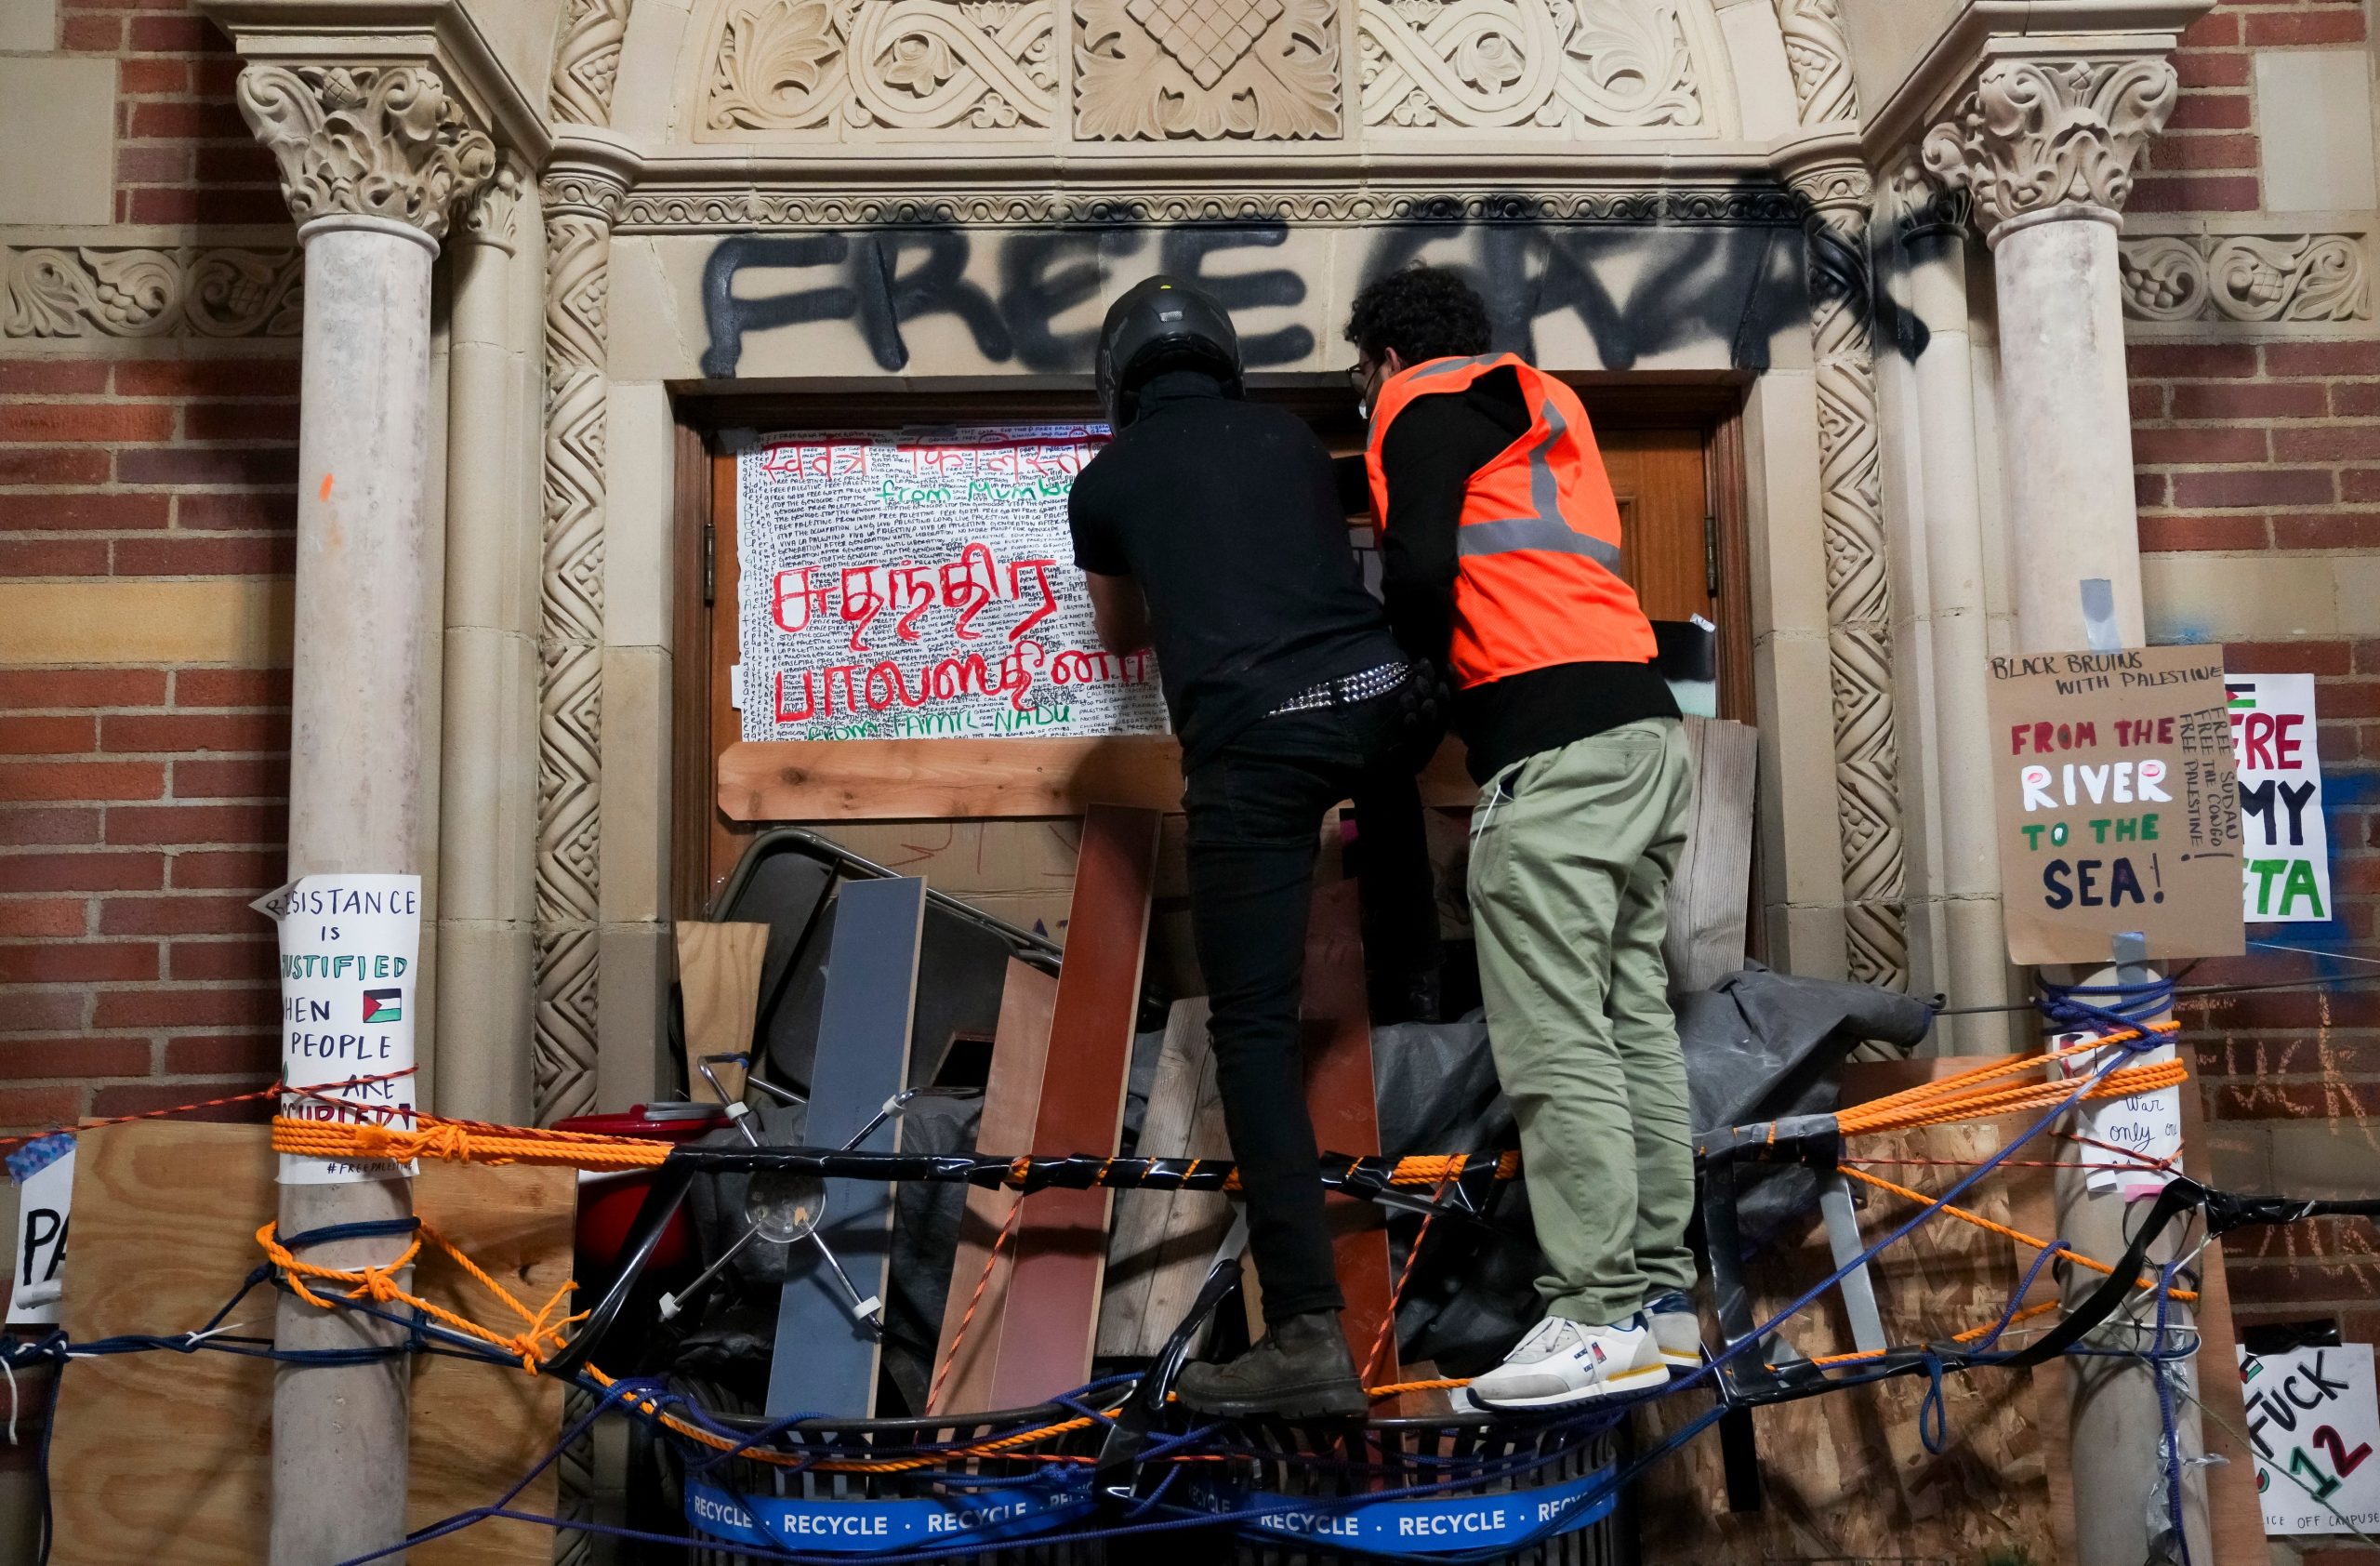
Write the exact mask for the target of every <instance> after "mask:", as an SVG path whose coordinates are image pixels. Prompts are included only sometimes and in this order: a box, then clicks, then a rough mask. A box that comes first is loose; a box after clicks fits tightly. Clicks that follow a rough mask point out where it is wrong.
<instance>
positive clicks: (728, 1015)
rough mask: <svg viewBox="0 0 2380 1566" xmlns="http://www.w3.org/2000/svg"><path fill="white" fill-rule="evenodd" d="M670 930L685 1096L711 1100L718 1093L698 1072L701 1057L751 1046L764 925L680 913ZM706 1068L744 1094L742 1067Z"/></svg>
mask: <svg viewBox="0 0 2380 1566" xmlns="http://www.w3.org/2000/svg"><path fill="white" fill-rule="evenodd" d="M674 934H675V936H676V937H677V943H678V993H679V995H680V997H681V1001H680V1003H681V1006H682V1007H683V1010H684V1015H685V1020H686V1090H687V1096H689V1097H691V1098H693V1099H694V1102H696V1103H697V1104H716V1103H718V1102H719V1094H718V1092H717V1091H716V1090H714V1089H713V1088H712V1087H711V1085H710V1081H709V1079H708V1078H707V1077H705V1076H704V1075H703V1074H702V1070H701V1066H700V1063H701V1061H702V1059H703V1057H704V1056H706V1055H742V1054H744V1053H745V1052H746V1051H747V1050H749V1049H750V1048H751V1047H752V1019H753V1017H754V1016H755V1015H758V1014H759V1012H760V963H761V960H762V959H763V958H764V957H766V956H767V955H768V950H769V927H768V926H767V925H766V924H714V923H712V922H709V921H707V920H701V919H681V920H680V921H678V922H677V924H676V926H675V927H674ZM711 1069H712V1071H713V1072H714V1073H715V1074H716V1075H717V1076H718V1078H719V1083H720V1086H721V1087H722V1088H724V1089H726V1090H727V1092H728V1093H729V1094H730V1095H732V1096H734V1097H737V1098H741V1097H742V1096H743V1095H744V1068H743V1067H741V1066H731V1065H728V1064H727V1063H726V1062H724V1061H721V1063H720V1064H719V1065H717V1066H714V1067H712V1068H711Z"/></svg>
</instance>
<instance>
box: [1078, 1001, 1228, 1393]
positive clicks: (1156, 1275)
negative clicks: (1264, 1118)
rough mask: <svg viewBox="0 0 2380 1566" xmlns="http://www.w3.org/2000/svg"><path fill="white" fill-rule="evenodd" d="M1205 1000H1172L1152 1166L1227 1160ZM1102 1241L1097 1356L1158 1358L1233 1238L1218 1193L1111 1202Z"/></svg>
mask: <svg viewBox="0 0 2380 1566" xmlns="http://www.w3.org/2000/svg"><path fill="white" fill-rule="evenodd" d="M1207 1015H1208V1008H1207V1002H1206V998H1205V997H1204V996H1200V997H1198V998H1197V999H1195V1000H1189V1001H1177V1002H1174V1003H1173V1011H1172V1013H1171V1014H1170V1015H1169V1016H1168V1017H1167V1018H1166V1025H1165V1042H1164V1043H1163V1044H1162V1045H1161V1046H1159V1049H1158V1052H1157V1077H1156V1080H1155V1081H1154V1082H1152V1083H1151V1085H1150V1088H1149V1107H1148V1112H1147V1114H1146V1115H1145V1116H1144V1117H1143V1119H1142V1121H1141V1142H1140V1148H1141V1152H1142V1153H1143V1155H1144V1156H1146V1157H1150V1158H1174V1157H1181V1158H1229V1157H1230V1156H1231V1137H1230V1135H1228V1134H1227V1133H1226V1132H1225V1131H1224V1129H1223V1094H1222V1092H1221V1090H1220V1089H1218V1088H1217V1086H1216V1085H1215V1056H1214V1047H1213V1046H1214V1042H1213V1040H1212V1039H1211V1038H1210V1036H1209V1034H1208V1031H1207ZM1110 1228H1111V1233H1110V1234H1109V1237H1108V1241H1107V1286H1106V1291H1105V1293H1104V1295H1103V1297H1102V1298H1101V1300H1100V1306H1099V1352H1100V1353H1101V1354H1102V1355H1109V1354H1116V1355H1154V1354H1156V1353H1157V1350H1158V1349H1160V1348H1162V1347H1165V1340H1166V1339H1167V1338H1168V1337H1170V1336H1171V1335H1172V1334H1173V1331H1174V1329H1175V1328H1176V1327H1178V1326H1180V1325H1181V1324H1182V1318H1183V1315H1184V1314H1185V1313H1187V1312H1188V1310H1189V1308H1190V1304H1191V1301H1192V1300H1194V1299H1195V1298H1197V1294H1198V1286H1199V1285H1200V1284H1201V1283H1203V1282H1204V1281H1206V1277H1207V1273H1208V1272H1209V1270H1210V1269H1211V1268H1212V1267H1213V1265H1214V1259H1215V1252H1216V1251H1217V1249H1219V1248H1220V1247H1221V1246H1222V1244H1223V1236H1224V1235H1225V1234H1227V1233H1228V1232H1229V1231H1230V1229H1231V1199H1230V1198H1229V1197H1227V1196H1225V1195H1224V1194H1223V1192H1221V1191H1187V1190H1128V1191H1117V1193H1116V1215H1115V1221H1114V1223H1113V1224H1112V1225H1111V1226H1110Z"/></svg>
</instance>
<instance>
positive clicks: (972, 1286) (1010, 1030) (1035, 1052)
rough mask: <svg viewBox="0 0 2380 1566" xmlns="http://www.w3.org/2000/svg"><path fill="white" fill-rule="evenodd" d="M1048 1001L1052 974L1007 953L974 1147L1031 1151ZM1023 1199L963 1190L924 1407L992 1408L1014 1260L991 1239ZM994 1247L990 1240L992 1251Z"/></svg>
mask: <svg viewBox="0 0 2380 1566" xmlns="http://www.w3.org/2000/svg"><path fill="white" fill-rule="evenodd" d="M1057 1003H1058V981H1057V980H1056V979H1055V978H1052V977H1051V975H1048V974H1045V973H1043V972H1042V971H1041V970H1040V969H1038V968H1036V967H1034V966H1033V965H1031V964H1030V963H1027V962H1018V961H1017V960H1016V959H1015V958H1013V957H1012V958H1010V959H1009V963H1008V982H1007V985H1006V987H1005V988H1004V989H1002V990H1001V991H1000V1018H999V1024H998V1028H997V1029H995V1030H994V1031H993V1034H992V1068H991V1072H990V1075H989V1076H988V1077H987V1078H986V1080H985V1084H984V1112H983V1116H982V1118H981V1119H979V1120H978V1121H976V1128H975V1147H976V1148H977V1149H978V1150H979V1151H983V1152H997V1153H1022V1152H1027V1151H1030V1150H1031V1148H1030V1144H1031V1143H1032V1141H1033V1121H1034V1119H1035V1117H1036V1115H1037V1114H1038V1111H1039V1108H1040V1104H1041V1077H1042V1071H1043V1068H1045V1067H1046V1066H1047V1065H1048V1064H1049V1060H1050V1017H1051V1013H1052V1012H1053V1011H1054V1010H1055V1009H1056V1007H1057ZM1023 1200H1024V1199H1023V1198H1022V1197H1020V1196H1019V1195H1018V1194H1017V1193H1016V1192H1014V1191H1012V1190H1010V1189H1008V1188H1005V1187H999V1188H994V1189H991V1190H985V1189H983V1188H979V1187H975V1186H970V1187H968V1188H967V1207H966V1213H965V1215H964V1216H962V1217H961V1218H960V1219H959V1250H958V1254H956V1255H955V1256H954V1257H953V1258H952V1261H951V1264H950V1294H949V1296H948V1297H947V1298H946V1299H945V1301H944V1302H943V1307H942V1335H941V1338H940V1341H939V1342H938V1343H937V1344H936V1346H935V1350H934V1361H933V1362H934V1380H933V1382H932V1383H931V1384H930V1386H931V1387H932V1398H931V1400H930V1401H929V1403H928V1406H927V1408H926V1412H927V1413H942V1412H943V1411H945V1409H954V1408H964V1409H984V1408H990V1407H991V1406H992V1365H993V1363H994V1361H995V1360H997V1359H998V1349H999V1327H998V1321H999V1319H1000V1314H1001V1312H1002V1311H1003V1310H1004V1309H1006V1308H1007V1305H1008V1283H1009V1275H1010V1272H1011V1270H1012V1268H1013V1267H1015V1265H1016V1252H1015V1250H1014V1249H1013V1248H1012V1247H1009V1246H999V1237H1000V1232H1001V1231H1002V1230H1003V1229H1005V1228H1007V1227H1008V1220H1009V1214H1012V1213H1013V1212H1014V1211H1015V1210H1016V1204H1017V1203H1018V1202H1019V1201H1023ZM995 1246H999V1254H998V1256H997V1257H995V1256H994V1254H993V1249H994V1247H995ZM979 1289H980V1290H981V1293H980V1294H979V1293H978V1292H977V1291H978V1290H979ZM971 1312H972V1315H971ZM962 1329H963V1335H962Z"/></svg>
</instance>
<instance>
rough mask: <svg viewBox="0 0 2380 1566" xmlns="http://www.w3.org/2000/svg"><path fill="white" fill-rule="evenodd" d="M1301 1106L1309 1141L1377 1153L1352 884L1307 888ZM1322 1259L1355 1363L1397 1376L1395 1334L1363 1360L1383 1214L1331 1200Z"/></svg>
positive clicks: (1384, 1233)
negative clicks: (1342, 1303) (1310, 1127)
mask: <svg viewBox="0 0 2380 1566" xmlns="http://www.w3.org/2000/svg"><path fill="white" fill-rule="evenodd" d="M1302 1013H1303V1022H1304V1028H1303V1030H1302V1032H1303V1041H1304V1044H1305V1106H1306V1113H1307V1115H1308V1116H1309V1117H1310V1118H1311V1119H1312V1120H1313V1121H1314V1135H1315V1141H1316V1145H1317V1146H1318V1147H1319V1148H1321V1149H1322V1150H1324V1151H1326V1152H1333V1153H1348V1154H1352V1155H1355V1156H1359V1157H1369V1156H1374V1155H1377V1154H1378V1153H1379V1152H1380V1101H1379V1099H1378V1098H1377V1096H1376V1095H1374V1092H1373V1087H1372V1029H1371V1014H1370V1012H1369V1009H1368V1007H1367V1005H1366V1002H1365V986H1364V934H1363V913H1362V909H1361V908H1360V906H1359V901H1358V896H1357V886H1356V883H1355V882H1352V881H1337V882H1331V883H1327V884H1325V885H1322V886H1318V887H1316V889H1315V893H1314V903H1313V908H1312V911H1311V912H1310V913H1309V915H1308V916H1307V920H1306V933H1305V999H1304V1004H1303V1007H1302ZM1324 1212H1325V1213H1326V1214H1328V1217H1329V1224H1330V1252H1331V1260H1332V1264H1333V1266H1334V1267H1335V1268H1336V1270H1337V1272H1338V1275H1339V1292H1340V1294H1342V1295H1343V1296H1345V1298H1346V1301H1347V1307H1346V1310H1345V1312H1344V1313H1343V1314H1342V1315H1341V1317H1340V1318H1339V1323H1340V1326H1341V1328H1342V1330H1344V1331H1345V1333H1346V1334H1347V1347H1348V1351H1349V1352H1350V1353H1352V1354H1353V1355H1354V1356H1355V1368H1356V1369H1357V1370H1358V1371H1361V1370H1363V1369H1365V1368H1366V1366H1367V1365H1370V1366H1371V1372H1372V1374H1371V1375H1370V1376H1369V1380H1370V1382H1371V1384H1372V1385H1374V1386H1380V1385H1383V1384H1385V1383H1388V1382H1392V1381H1396V1380H1400V1379H1402V1378H1401V1377H1400V1375H1399V1374H1398V1372H1397V1360H1396V1342H1395V1334H1394V1333H1391V1334H1389V1339H1388V1342H1387V1344H1386V1345H1385V1347H1381V1349H1380V1356H1381V1357H1380V1360H1379V1362H1378V1363H1377V1364H1372V1363H1371V1356H1372V1352H1373V1348H1374V1347H1375V1345H1377V1344H1379V1343H1380V1340H1381V1329H1382V1324H1383V1323H1385V1322H1386V1321H1387V1320H1388V1319H1389V1312H1390V1305H1389V1301H1390V1288H1391V1284H1392V1280H1391V1278H1390V1277H1389V1267H1388V1221H1387V1216H1386V1214H1385V1213H1383V1211H1382V1209H1381V1208H1380V1207H1379V1206H1378V1205H1377V1204H1376V1203H1373V1202H1369V1201H1355V1200H1352V1199H1350V1198H1346V1197H1337V1196H1334V1197H1331V1198H1330V1199H1329V1205H1328V1206H1327V1207H1326V1208H1325V1209H1324Z"/></svg>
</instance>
